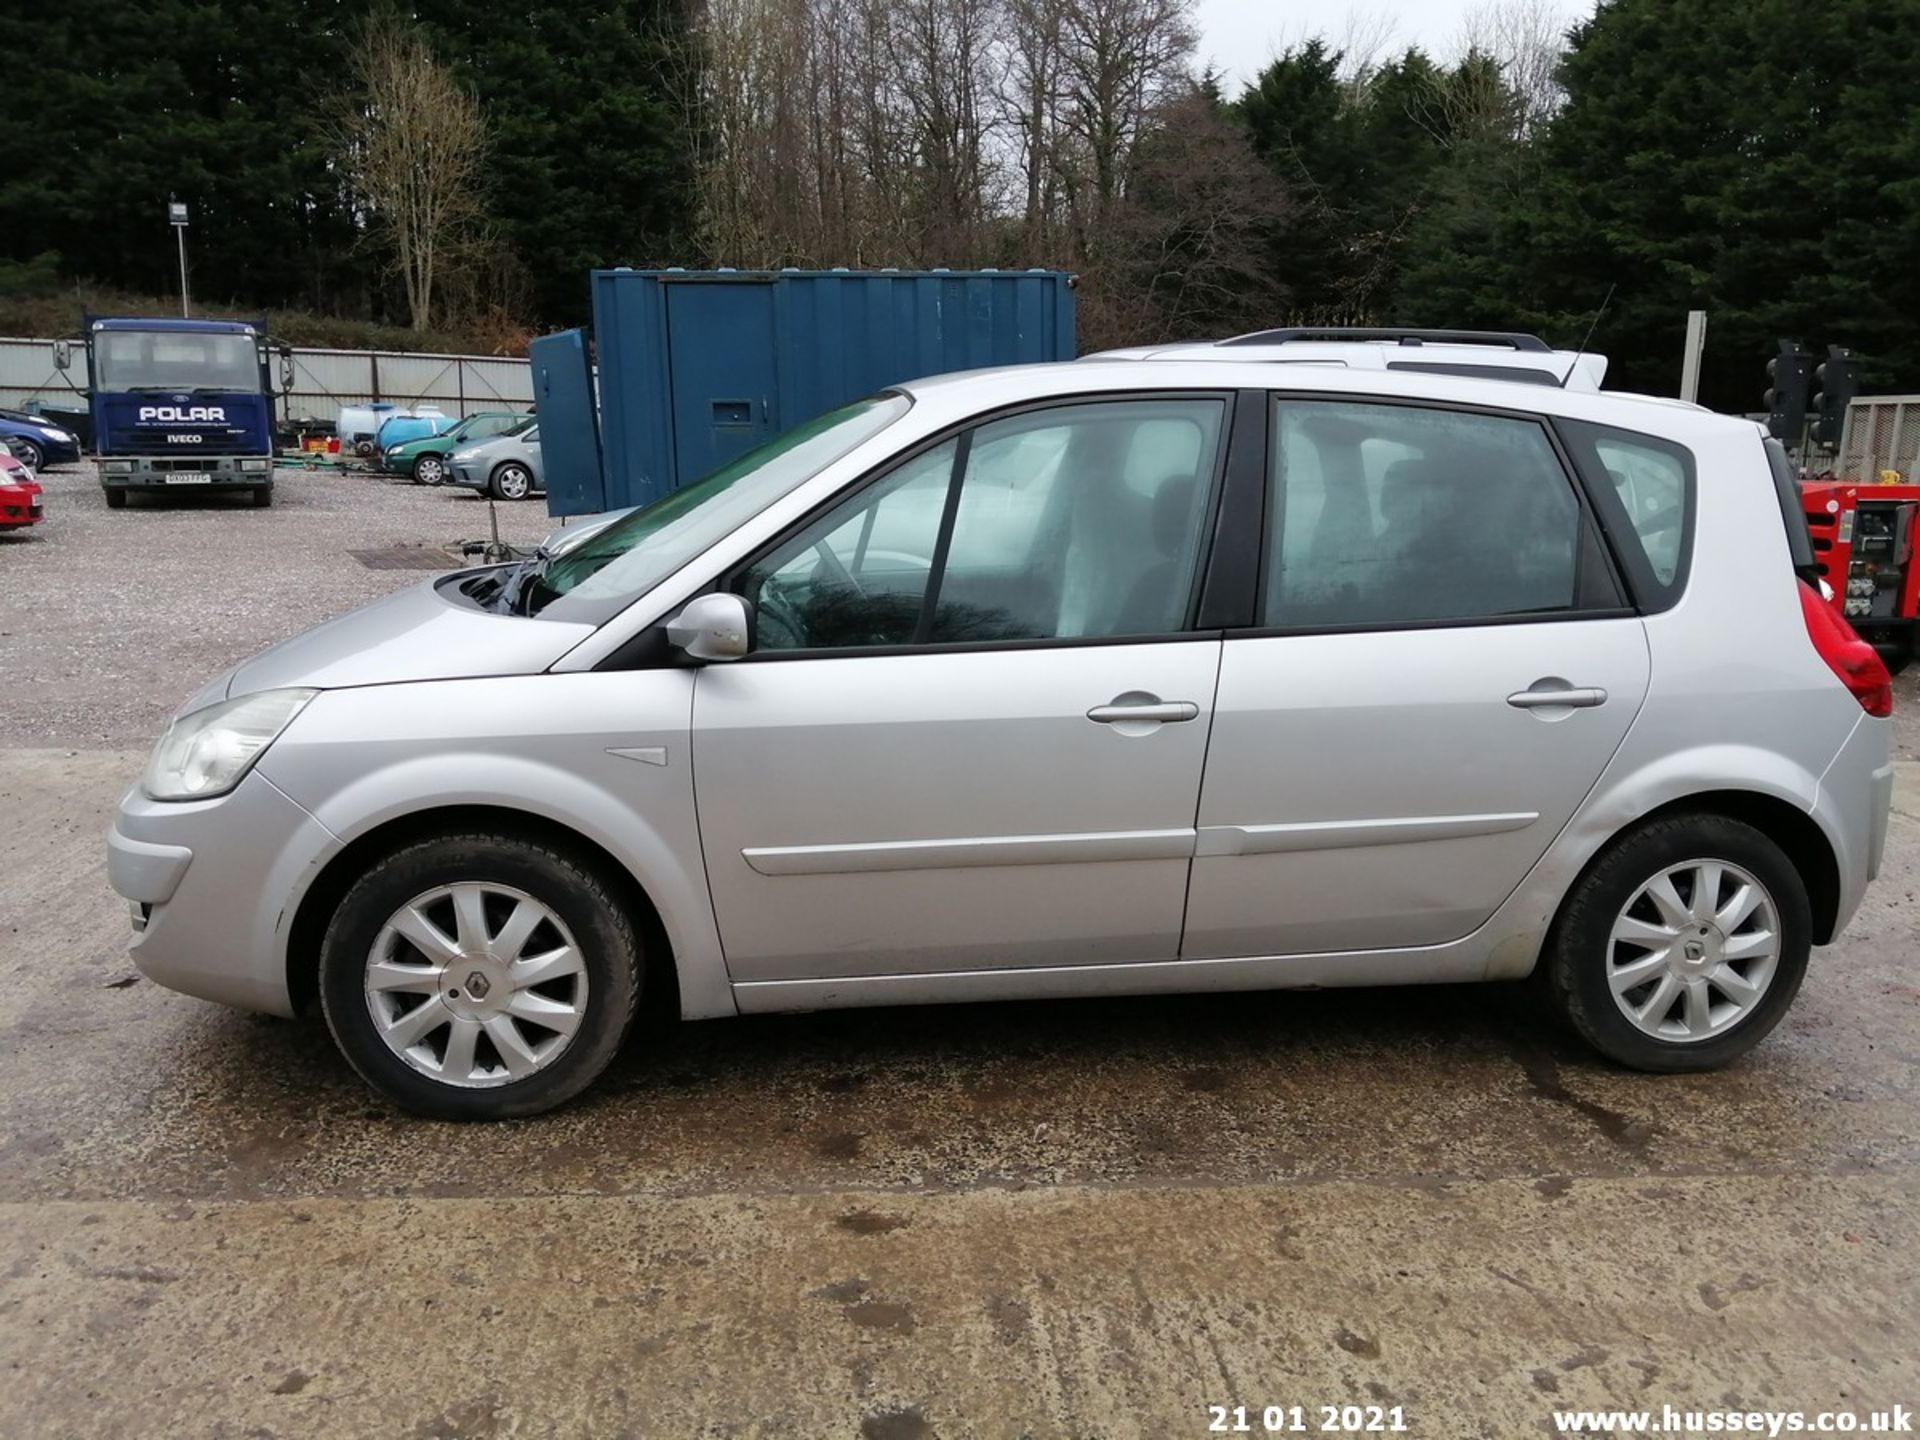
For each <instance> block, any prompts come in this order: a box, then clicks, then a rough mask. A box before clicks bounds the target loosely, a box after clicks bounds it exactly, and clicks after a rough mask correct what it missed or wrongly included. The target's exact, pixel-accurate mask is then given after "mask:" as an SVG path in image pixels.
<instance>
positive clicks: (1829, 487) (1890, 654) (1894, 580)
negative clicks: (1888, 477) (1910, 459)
mask: <svg viewBox="0 0 1920 1440" xmlns="http://www.w3.org/2000/svg"><path fill="white" fill-rule="evenodd" d="M1800 494H1801V498H1802V499H1803V500H1804V501H1805V504H1806V512H1807V529H1808V531H1809V532H1810V533H1811V534H1812V536H1813V558H1814V562H1815V564H1817V565H1818V566H1819V567H1820V574H1821V576H1822V577H1823V578H1824V579H1825V580H1826V582H1827V585H1828V587H1829V588H1830V589H1831V590H1832V591H1833V607H1834V609H1836V610H1838V611H1839V612H1840V613H1841V615H1842V616H1844V617H1845V618H1846V621H1847V623H1848V624H1849V625H1851V626H1853V628H1854V629H1855V630H1856V631H1857V632H1858V633H1859V635H1860V638H1861V639H1863V640H1866V641H1868V642H1869V643H1870V644H1871V645H1872V646H1873V648H1874V649H1876V650H1878V651H1879V652H1880V655H1881V658H1882V659H1884V660H1885V661H1886V662H1887V669H1889V670H1890V671H1892V672H1893V673H1894V674H1896V675H1897V674H1899V672H1900V671H1901V670H1903V669H1904V668H1905V667H1906V665H1907V663H1908V662H1909V661H1910V660H1912V659H1913V657H1914V653H1915V647H1916V642H1920V565H1915V564H1914V563H1913V561H1914V555H1913V550H1914V542H1915V540H1916V538H1920V537H1917V536H1916V530H1917V529H1920V485H1906V484H1901V485H1858V484H1853V483H1850V482H1847V481H1839V480H1833V479H1832V478H1830V477H1822V478H1821V479H1818V480H1810V481H1807V482H1806V483H1804V484H1802V485H1801V487H1800Z"/></svg>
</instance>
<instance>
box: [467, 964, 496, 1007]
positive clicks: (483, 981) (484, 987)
mask: <svg viewBox="0 0 1920 1440" xmlns="http://www.w3.org/2000/svg"><path fill="white" fill-rule="evenodd" d="M492 988H493V986H492V984H491V983H489V981H488V980H487V977H486V976H484V975H482V974H481V973H480V972H479V971H478V970H476V971H474V972H473V973H472V974H471V975H469V976H467V993H468V994H469V995H471V996H473V998H474V999H476V1000H484V999H486V998H487V991H489V990H491V989H492Z"/></svg>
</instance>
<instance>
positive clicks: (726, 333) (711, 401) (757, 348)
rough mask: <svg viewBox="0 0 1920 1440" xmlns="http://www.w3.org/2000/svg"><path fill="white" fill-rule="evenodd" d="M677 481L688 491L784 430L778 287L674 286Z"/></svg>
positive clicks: (671, 338)
mask: <svg viewBox="0 0 1920 1440" xmlns="http://www.w3.org/2000/svg"><path fill="white" fill-rule="evenodd" d="M665 288H666V299H667V349H668V355H669V365H670V367H671V375H672V379H671V381H670V382H669V383H670V384H671V386H672V389H673V445H674V466H675V482H676V483H677V484H680V485H690V484H692V483H693V482H694V481H695V480H698V479H699V478H700V477H701V476H703V475H707V474H710V473H711V472H713V471H715V470H718V469H719V468H720V467H721V466H722V465H725V464H726V463H727V462H728V461H729V460H732V459H733V458H734V457H735V456H737V455H741V454H744V453H745V452H746V451H748V450H751V449H753V447H754V446H756V445H759V444H761V443H762V442H763V441H766V440H770V439H772V438H773V436H774V435H775V434H776V433H777V432H778V431H779V429H780V424H779V420H780V416H779V397H778V395H777V394H776V393H775V384H776V379H775V370H774V363H773V286H772V284H771V283H767V282H759V281H719V282H713V283H690V284H678V285H668V286H667V287H665Z"/></svg>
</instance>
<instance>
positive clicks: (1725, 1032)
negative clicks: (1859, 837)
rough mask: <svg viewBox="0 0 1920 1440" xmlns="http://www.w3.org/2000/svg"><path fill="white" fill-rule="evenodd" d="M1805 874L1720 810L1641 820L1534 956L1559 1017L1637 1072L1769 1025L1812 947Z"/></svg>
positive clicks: (1689, 1059)
mask: <svg viewBox="0 0 1920 1440" xmlns="http://www.w3.org/2000/svg"><path fill="white" fill-rule="evenodd" d="M1812 934H1813V921H1812V907H1811V905H1810V904H1809V902H1808V899H1807V887H1806V882H1805V881H1804V880H1803V879H1802V878H1801V876H1800V873H1799V871H1798V870H1797V869H1795V867H1794V865H1793V862H1792V861H1791V860H1789V859H1788V858H1787V856H1786V854H1785V853H1784V852H1783V851H1782V850H1781V848H1780V847H1779V846H1778V845H1776V844H1775V843H1774V842H1773V841H1772V840H1770V839H1768V838H1767V836H1765V835H1764V834H1762V833H1761V832H1760V831H1758V830H1756V829H1754V828H1753V827H1752V826H1751V825H1747V824H1745V823H1743V822H1741V821H1738V820H1734V819H1731V818H1729V817H1727V816H1724V815H1674V816H1668V817H1665V818H1662V819H1659V820H1655V821H1652V822H1650V823H1648V824H1646V825H1644V826H1642V827H1641V828H1640V829H1638V830H1636V831H1634V832H1633V833H1632V834H1630V835H1628V836H1626V837H1625V838H1623V839H1622V840H1619V841H1617V842H1616V843H1615V844H1614V845H1613V847H1612V848H1611V849H1610V850H1608V851H1607V852H1606V853H1605V854H1603V855H1602V856H1601V858H1600V859H1599V860H1597V861H1596V862H1595V863H1594V864H1593V865H1592V866H1591V867H1590V868H1589V869H1588V871H1587V873H1586V874H1585V875H1584V876H1582V877H1581V879H1580V881H1579V883H1578V884H1577V885H1576V887H1575V889H1574V891H1573V893H1572V894H1571V895H1570V896H1569V897H1568V900H1567V903H1566V905H1565V906H1564V907H1563V909H1562V910H1561V913H1560V917H1559V919H1558V920H1557V921H1556V922H1555V924H1554V929H1553V934H1552V936H1551V937H1550V939H1549V941H1548V948H1547V953H1546V955H1545V957H1544V958H1543V959H1542V961H1541V963H1542V964H1543V965H1545V966H1546V967H1547V969H1546V976H1545V979H1546V981H1547V985H1548V990H1549V993H1550V994H1551V995H1552V997H1553V1000H1554V1002H1555V1005H1556V1007H1557V1008H1558V1009H1559V1011H1560V1012H1561V1014H1562V1015H1564V1016H1565V1017H1566V1019H1567V1020H1568V1021H1569V1022H1570V1023H1571V1024H1572V1026H1573V1027H1574V1029H1575V1030H1577V1031H1579V1033H1580V1034H1581V1035H1583V1036H1584V1037H1585V1038H1586V1039H1587V1040H1588V1041H1589V1042H1590V1043H1591V1044H1592V1045H1593V1046H1594V1048H1595V1049H1597V1050H1599V1051H1600V1052H1601V1053H1602V1054H1604V1055H1606V1056H1608V1057H1609V1058H1610V1059H1613V1060H1616V1061H1618V1062H1619V1063H1620V1064H1622V1065H1628V1066H1631V1067H1632V1068H1634V1069H1636V1070H1653V1071H1689V1070H1711V1069H1714V1068H1716V1067H1718V1066H1721V1065H1724V1064H1726V1063H1727V1062H1729V1061H1731V1060H1734V1059H1736V1058H1737V1057H1739V1056H1741V1055H1744V1054H1746V1052H1747V1051H1749V1050H1751V1049H1752V1048H1753V1047H1754V1046H1755V1045H1757V1044H1759V1043H1760V1041H1761V1040H1763V1039H1765V1038H1766V1036H1767V1034H1768V1032H1769V1031H1771V1030H1772V1029H1773V1027H1774V1026H1776V1025H1778V1024H1779V1023H1780V1020H1781V1017H1782V1016H1784V1015H1785V1014H1786V1012H1787V1007H1788V1006H1789V1005H1791V1004H1792V1003H1793V997H1794V995H1795V994H1796V993H1797V992H1798V991H1799V989H1800V982H1801V979H1802V978H1803V977H1804V976H1805V975H1806V970H1807V956H1808V953H1809V951H1810V950H1811V947H1812Z"/></svg>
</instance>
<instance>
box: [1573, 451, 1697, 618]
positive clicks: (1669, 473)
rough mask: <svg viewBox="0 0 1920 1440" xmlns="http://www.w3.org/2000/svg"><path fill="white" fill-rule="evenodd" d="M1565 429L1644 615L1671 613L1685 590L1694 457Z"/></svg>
mask: <svg viewBox="0 0 1920 1440" xmlns="http://www.w3.org/2000/svg"><path fill="white" fill-rule="evenodd" d="M1559 425H1560V429H1561V432H1562V434H1563V435H1564V436H1565V438H1566V441H1567V445H1568V448H1569V449H1570V450H1571V451H1572V452H1573V458H1574V463H1575V464H1576V465H1577V466H1578V467H1579V468H1580V471H1581V473H1582V475H1583V476H1584V477H1585V479H1586V482H1587V489H1588V492H1589V494H1590V495H1591V496H1592V499H1593V505H1594V508H1595V510H1597V511H1598V512H1599V515H1600V522H1601V525H1602V527H1603V528H1604V529H1605V531H1606V533H1607V538H1608V539H1609V540H1610V541H1611V542H1612V544H1613V547H1614V553H1615V554H1616V556H1617V557H1618V558H1619V561H1620V565H1621V568H1622V569H1624V570H1625V571H1626V574H1627V580H1628V583H1629V585H1630V586H1631V587H1632V589H1633V593H1634V596H1635V598H1636V599H1637V600H1638V601H1639V602H1640V605H1641V608H1642V609H1647V610H1662V609H1665V608H1666V607H1667V606H1668V605H1671V604H1672V603H1673V602H1674V601H1675V600H1676V599H1678V598H1679V596H1680V592H1681V591H1682V590H1683V589H1684V588H1685V585H1686V572H1687V559H1688V555H1689V553H1690V551H1691V549H1692V543H1693V509H1694V473H1695V471H1694V461H1693V452H1692V451H1691V450H1689V449H1687V447H1686V446H1684V445H1677V444H1675V443H1674V442H1673V441H1671V440H1663V439H1661V438H1660V437H1658V436H1655V435H1643V434H1640V433H1638V432H1636V431H1631V430H1615V429H1613V428H1612V427H1611V426H1606V425H1593V424H1589V423H1587V422H1586V421H1581V420H1562V421H1560V422H1559Z"/></svg>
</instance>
